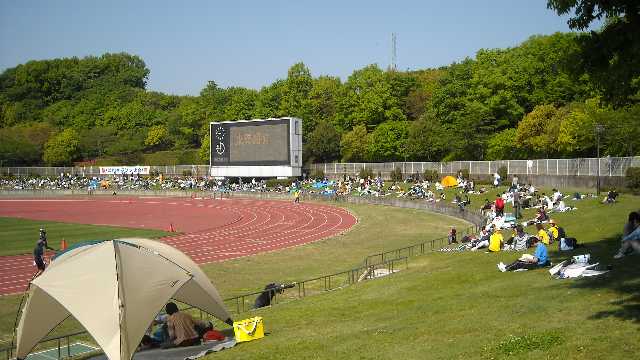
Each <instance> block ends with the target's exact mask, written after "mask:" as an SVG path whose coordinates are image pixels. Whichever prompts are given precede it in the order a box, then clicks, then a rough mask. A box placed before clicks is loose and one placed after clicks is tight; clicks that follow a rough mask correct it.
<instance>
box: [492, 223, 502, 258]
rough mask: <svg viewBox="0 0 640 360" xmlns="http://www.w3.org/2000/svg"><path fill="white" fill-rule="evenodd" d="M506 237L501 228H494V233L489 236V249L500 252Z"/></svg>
mask: <svg viewBox="0 0 640 360" xmlns="http://www.w3.org/2000/svg"><path fill="white" fill-rule="evenodd" d="M503 241H504V238H503V237H502V232H501V231H500V229H497V228H494V229H493V234H491V237H490V238H489V251H490V252H498V251H500V249H501V248H502V243H503Z"/></svg>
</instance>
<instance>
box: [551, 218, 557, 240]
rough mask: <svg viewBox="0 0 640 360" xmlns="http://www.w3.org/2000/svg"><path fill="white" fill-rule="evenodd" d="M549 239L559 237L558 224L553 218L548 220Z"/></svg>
mask: <svg viewBox="0 0 640 360" xmlns="http://www.w3.org/2000/svg"><path fill="white" fill-rule="evenodd" d="M549 226H550V227H549V238H550V239H549V240H550V242H554V241H557V240H558V239H559V231H558V224H557V223H556V221H555V220H554V219H551V220H549Z"/></svg>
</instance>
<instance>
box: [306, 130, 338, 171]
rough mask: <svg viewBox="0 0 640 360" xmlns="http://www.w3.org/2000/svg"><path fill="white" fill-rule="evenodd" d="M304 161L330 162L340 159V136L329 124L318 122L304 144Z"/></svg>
mask: <svg viewBox="0 0 640 360" xmlns="http://www.w3.org/2000/svg"><path fill="white" fill-rule="evenodd" d="M304 150H305V156H304V157H305V159H307V161H310V162H330V161H333V160H336V159H338V158H339V157H340V134H339V133H338V131H337V130H336V128H335V127H333V125H331V123H329V122H327V121H322V122H320V123H319V124H318V125H317V126H316V128H315V129H314V130H313V131H312V132H311V134H310V135H309V140H308V141H307V143H306V144H305V148H304Z"/></svg>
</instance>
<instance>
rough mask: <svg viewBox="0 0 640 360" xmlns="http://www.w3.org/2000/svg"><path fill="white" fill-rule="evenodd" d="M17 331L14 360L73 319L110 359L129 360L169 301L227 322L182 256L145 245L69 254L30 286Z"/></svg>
mask: <svg viewBox="0 0 640 360" xmlns="http://www.w3.org/2000/svg"><path fill="white" fill-rule="evenodd" d="M28 295H29V297H28V299H27V301H26V303H25V306H24V307H23V309H22V314H21V318H20V323H19V324H18V328H17V349H16V350H17V357H18V358H19V359H21V358H25V357H26V356H27V354H28V353H29V352H30V351H31V350H32V349H33V348H34V347H35V345H36V344H37V343H38V341H40V340H41V339H42V338H43V337H45V336H46V335H47V334H48V333H49V332H50V331H51V330H53V328H55V327H56V326H57V325H58V324H60V323H61V322H62V321H64V320H65V319H66V318H68V317H69V316H71V315H73V316H74V317H75V318H76V319H77V320H78V321H79V322H80V323H81V324H82V325H83V326H84V327H85V329H86V330H87V331H88V332H89V334H91V336H93V338H94V339H95V340H96V342H97V343H98V345H100V347H101V348H102V350H103V351H104V353H105V354H106V355H107V357H108V358H109V359H111V360H120V359H122V360H129V359H131V357H132V356H133V353H134V352H135V350H136V348H137V347H138V345H139V343H140V340H141V339H142V337H143V335H144V333H145V330H146V329H147V328H148V327H149V325H150V324H151V322H152V320H153V319H154V317H155V316H156V314H157V313H158V312H159V311H160V310H161V309H162V308H163V306H164V305H165V303H166V302H167V301H168V300H170V299H175V300H177V301H180V302H183V303H186V304H190V305H193V306H195V307H198V308H200V309H202V310H203V311H206V312H208V313H209V314H211V315H213V316H215V317H216V318H218V319H220V320H222V321H224V322H226V323H228V324H230V325H231V324H233V320H231V316H230V315H229V313H228V312H227V310H226V309H225V308H224V304H223V302H222V299H221V298H220V295H218V291H217V290H216V289H215V287H214V286H213V284H212V283H211V281H210V280H209V278H207V276H206V275H205V274H204V272H202V270H200V268H199V267H198V265H196V264H195V263H194V262H193V261H192V260H191V259H190V258H189V257H188V256H187V255H185V254H184V253H182V252H180V251H178V250H177V249H175V248H173V247H171V246H169V245H166V244H164V243H161V242H158V241H153V240H147V239H117V240H110V241H102V242H94V243H90V244H87V245H83V246H79V247H76V248H72V249H70V250H68V251H67V252H65V253H63V254H61V255H60V256H58V257H57V258H56V259H55V260H54V261H53V262H52V263H51V265H50V266H49V267H48V268H47V270H46V271H45V272H44V273H42V275H40V276H39V277H37V278H36V279H34V280H33V281H32V282H31V287H30V290H29V294H28Z"/></svg>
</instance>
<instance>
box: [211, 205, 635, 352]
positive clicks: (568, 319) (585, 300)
mask: <svg viewBox="0 0 640 360" xmlns="http://www.w3.org/2000/svg"><path fill="white" fill-rule="evenodd" d="M482 199H484V197H482ZM568 203H569V204H572V205H575V206H577V207H578V210H576V211H574V212H568V213H563V214H553V217H554V218H555V219H556V220H557V221H558V222H559V223H560V224H561V226H563V227H565V229H566V230H567V232H568V234H569V235H570V236H574V237H576V238H578V239H579V241H580V242H582V243H584V244H585V247H583V248H580V249H578V250H576V251H573V252H569V253H562V254H560V253H558V252H557V251H556V250H555V247H554V246H552V251H551V257H552V259H553V260H554V261H556V262H557V261H559V260H561V259H564V258H567V257H569V256H571V255H574V254H582V253H590V254H591V255H592V257H593V258H594V259H595V260H596V261H600V262H601V263H603V264H612V265H613V270H612V271H611V272H610V273H608V274H606V275H603V276H601V277H598V278H585V279H575V280H553V279H550V277H549V275H548V273H547V272H546V271H544V270H540V271H529V272H524V273H501V272H499V271H498V270H497V268H496V263H498V262H499V261H504V262H510V261H513V260H515V259H516V258H517V257H518V254H516V253H502V254H497V255H496V254H486V253H483V252H476V253H471V252H468V253H434V254H429V255H427V256H422V257H416V258H413V259H412V261H411V263H410V269H409V270H408V271H404V272H402V273H399V274H396V275H394V276H392V277H388V278H386V279H381V280H376V281H369V282H365V283H361V284H358V285H356V286H353V287H349V288H346V289H343V290H341V291H336V292H332V293H330V294H325V295H322V296H315V297H311V298H307V299H305V300H304V301H294V302H290V303H288V304H282V305H278V306H275V307H272V308H269V309H264V310H261V311H258V312H256V314H259V315H261V316H264V318H265V324H266V329H267V331H269V332H270V333H271V334H270V335H269V336H267V337H266V338H265V339H264V340H261V341H259V342H254V343H248V344H243V345H242V346H239V347H237V348H235V349H232V350H229V351H224V352H222V353H219V354H215V355H213V356H210V357H209V358H211V359H227V358H229V359H230V358H233V359H238V358H240V359H242V358H273V359H276V358H283V357H295V358H298V359H305V358H308V359H353V358H363V359H387V358H398V357H400V358H411V359H425V358H429V359H431V358H434V359H435V358H437V359H451V358H505V357H513V358H525V359H534V358H540V357H541V356H542V357H544V358H552V359H554V358H576V359H614V358H632V357H634V356H636V355H637V354H638V353H640V343H638V341H637V339H638V337H637V335H638V324H639V322H640V280H639V279H638V273H639V271H640V263H639V262H638V256H637V255H636V256H630V257H627V258H624V259H622V260H615V261H614V260H613V259H612V256H613V254H614V253H615V251H616V250H617V248H618V247H619V233H620V232H621V229H622V225H623V224H624V222H625V221H626V216H627V214H628V212H630V211H633V210H638V209H639V208H640V198H638V197H633V196H628V195H623V196H621V198H620V201H619V202H618V203H617V204H614V205H602V204H600V203H599V201H598V200H596V199H585V200H581V201H575V202H573V201H568ZM525 215H526V216H525V217H531V216H533V211H532V210H528V211H527V212H526V213H525ZM530 232H532V231H531V230H530ZM256 260H258V259H256ZM225 265H229V264H225ZM262 266H264V265H262ZM259 269H260V268H259ZM218 271H223V269H222V268H220V267H219V268H218ZM259 273H260V272H259V271H258V272H256V274H259ZM634 354H636V355H634Z"/></svg>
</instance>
